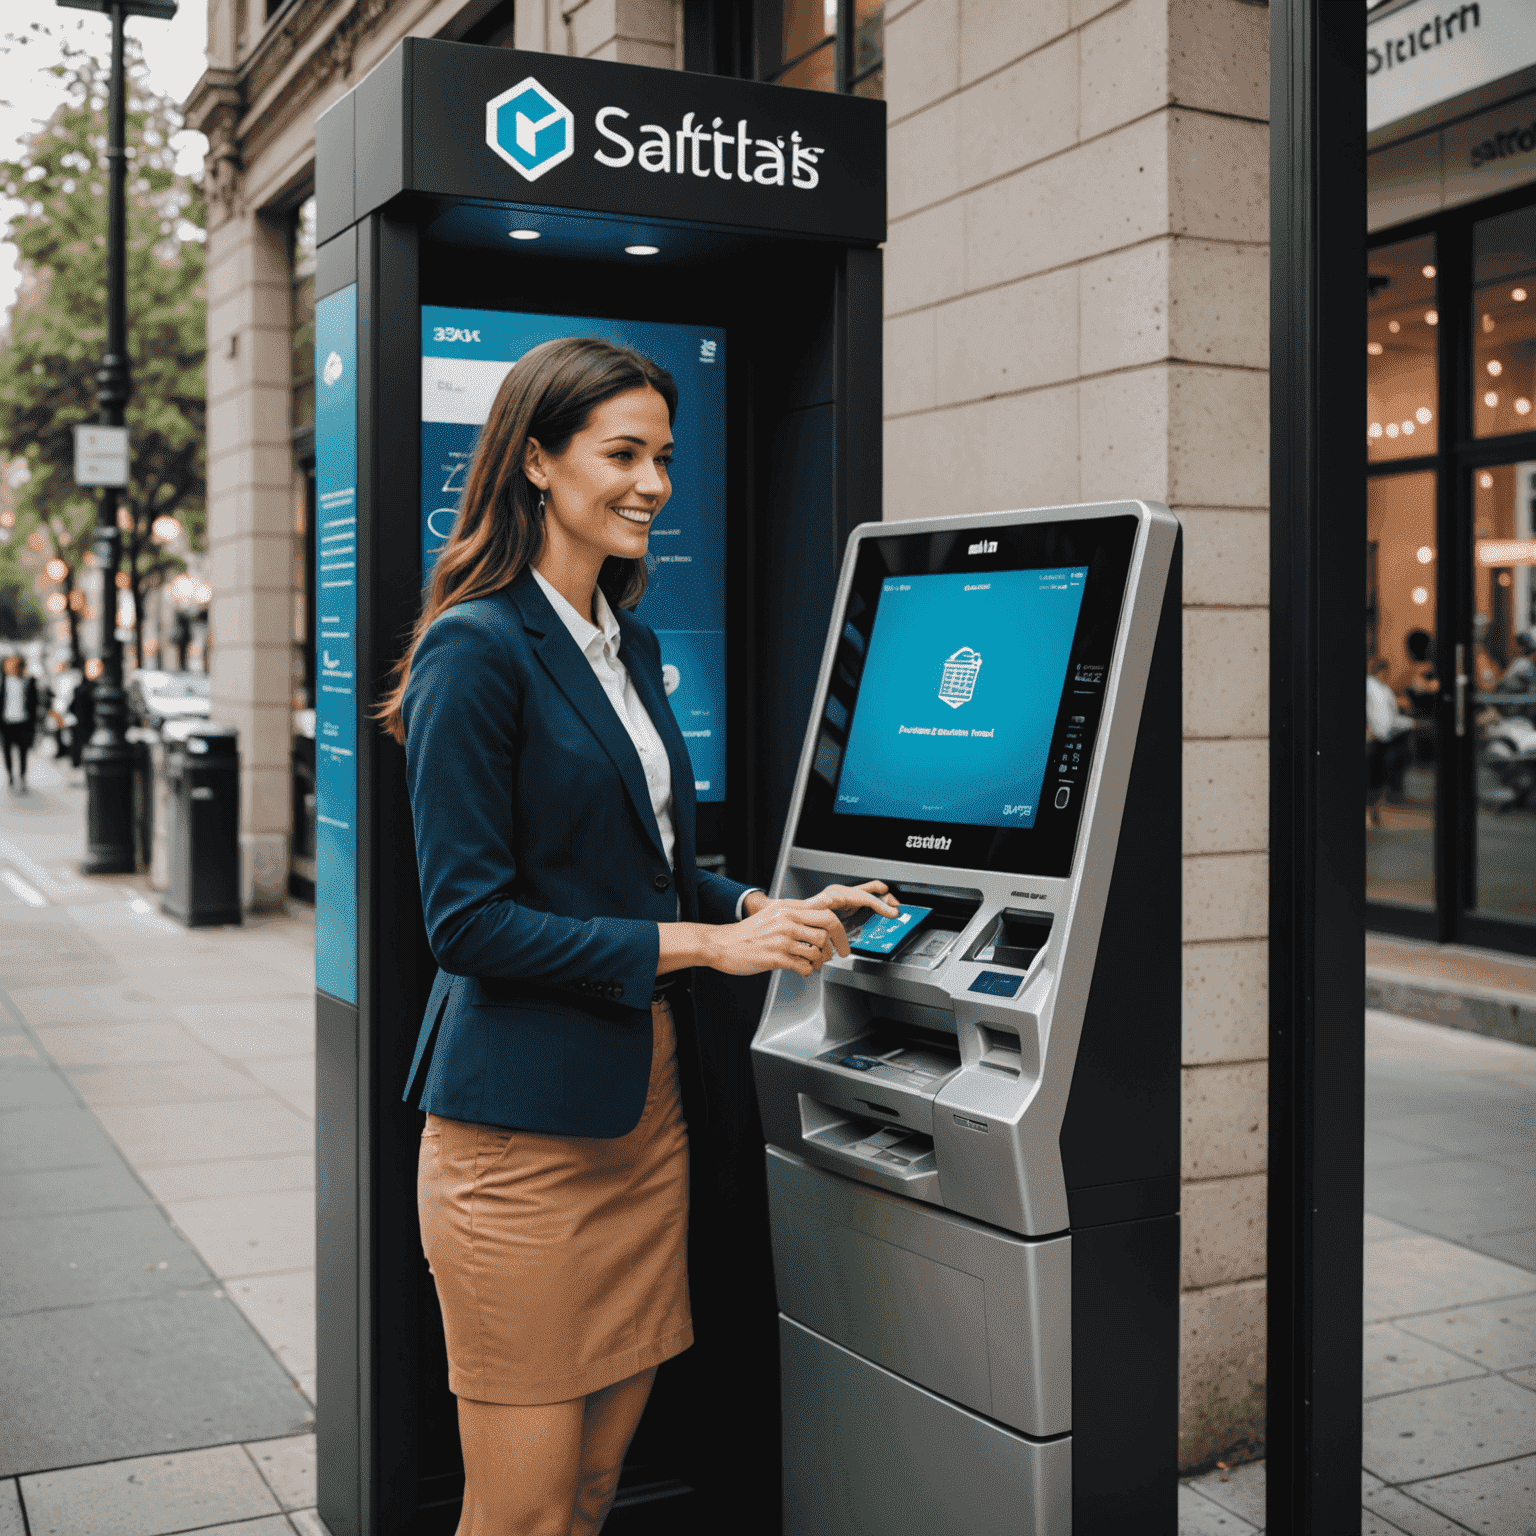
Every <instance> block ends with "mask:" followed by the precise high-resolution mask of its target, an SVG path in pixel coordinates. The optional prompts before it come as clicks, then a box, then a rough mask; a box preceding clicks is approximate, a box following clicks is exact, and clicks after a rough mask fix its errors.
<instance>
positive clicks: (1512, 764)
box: [1466, 461, 1536, 921]
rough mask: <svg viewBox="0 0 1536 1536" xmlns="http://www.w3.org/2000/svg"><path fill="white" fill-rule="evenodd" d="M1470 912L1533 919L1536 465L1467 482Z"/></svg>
mask: <svg viewBox="0 0 1536 1536" xmlns="http://www.w3.org/2000/svg"><path fill="white" fill-rule="evenodd" d="M1472 484H1473V490H1472V508H1473V512H1472V610H1473V612H1472V656H1471V665H1470V667H1469V668H1468V671H1469V674H1470V676H1469V678H1468V686H1469V687H1470V688H1471V690H1472V701H1471V705H1472V707H1471V708H1470V709H1469V710H1468V711H1467V713H1468V716H1469V718H1468V720H1467V721H1466V728H1467V729H1468V730H1470V731H1471V732H1472V734H1473V736H1474V739H1475V742H1476V750H1477V783H1476V796H1477V849H1476V869H1477V879H1476V887H1475V889H1476V892H1477V901H1476V905H1477V909H1478V910H1479V911H1480V912H1483V913H1486V914H1488V915H1490V916H1495V917H1512V918H1518V919H1524V920H1525V921H1530V920H1531V919H1533V918H1536V517H1533V512H1536V461H1526V462H1522V463H1518V464H1503V465H1498V466H1495V467H1492V468H1489V469H1481V470H1477V471H1475V472H1474V474H1473V478H1472Z"/></svg>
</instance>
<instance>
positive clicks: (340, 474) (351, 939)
mask: <svg viewBox="0 0 1536 1536" xmlns="http://www.w3.org/2000/svg"><path fill="white" fill-rule="evenodd" d="M315 493H316V507H317V510H316V512H315V616H316V620H317V623H316V626H315V651H316V653H317V654H316V660H317V662H318V666H317V668H316V671H317V672H318V674H319V677H318V681H317V685H316V691H315V985H316V986H317V987H318V988H319V989H320V990H321V991H322V992H329V993H330V994H331V996H332V997H339V998H341V999H342V1001H344V1002H348V1003H356V1002H357V288H356V286H355V285H354V286H352V287H348V288H343V289H342V290H341V291H340V292H339V293H333V294H330V295H329V296H328V297H326V298H323V299H321V300H320V302H319V303H318V304H317V305H316V306H315Z"/></svg>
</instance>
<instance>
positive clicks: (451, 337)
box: [421, 304, 726, 801]
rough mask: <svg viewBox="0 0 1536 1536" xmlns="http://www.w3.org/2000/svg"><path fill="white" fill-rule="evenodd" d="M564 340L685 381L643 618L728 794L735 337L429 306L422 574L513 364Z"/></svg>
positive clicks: (715, 784)
mask: <svg viewBox="0 0 1536 1536" xmlns="http://www.w3.org/2000/svg"><path fill="white" fill-rule="evenodd" d="M559 336H599V337H601V338H602V339H603V340H605V341H612V342H617V343H619V344H620V345H622V346H628V347H634V348H635V349H636V350H637V351H639V352H643V353H645V355H646V356H647V357H650V358H652V359H654V360H655V361H656V362H658V363H660V364H661V366H662V367H663V368H665V369H666V370H667V372H668V373H670V374H671V375H672V377H673V378H674V379H675V380H676V381H677V397H678V398H677V420H676V422H675V423H674V426H673V433H674V436H675V439H676V442H677V452H676V455H675V456H674V458H673V461H672V496H671V499H670V500H669V501H668V502H667V505H666V506H665V508H663V510H662V512H661V514H660V516H658V517H657V518H656V520H655V522H654V523H653V524H652V525H651V536H650V552H649V553H648V554H647V555H646V566H647V568H648V575H649V579H648V582H647V585H646V592H645V596H644V598H643V599H641V602H640V606H639V607H638V608H637V609H636V610H635V612H636V615H637V616H638V617H639V618H641V619H644V620H645V622H646V623H647V624H649V625H650V626H651V628H652V629H654V630H655V631H656V638H657V640H658V641H659V642H660V645H661V663H662V677H663V680H664V682H665V684H666V688H667V694H668V697H669V698H670V700H671V703H672V712H673V713H674V714H675V715H676V716H677V723H678V726H679V727H680V728H681V730H682V733H683V736H684V739H685V740H686V741H687V743H688V755H689V757H690V759H691V760H692V762H693V775H694V791H695V793H696V795H697V796H698V798H699V800H701V801H719V800H724V799H725V745H726V743H725V332H724V331H721V330H717V329H714V328H711V327H709V326H699V325H673V324H668V323H664V322H660V321H641V320H602V319H591V318H582V317H576V316H566V315H535V314H514V313H511V312H509V311H505V310H496V309H455V308H448V307H445V306H442V305H431V304H424V305H423V306H422V310H421V575H422V581H423V582H424V583H425V582H426V581H428V580H429V579H430V577H431V574H432V566H433V563H434V561H435V560H436V559H437V553H438V551H439V550H440V549H441V548H442V546H443V541H444V540H445V539H446V537H447V535H448V531H449V529H450V528H451V527H452V526H453V520H454V518H455V517H456V516H457V515H458V510H459V494H460V492H461V491H462V490H463V488H464V476H465V472H466V470H467V469H468V468H469V459H470V455H471V453H472V452H473V451H474V446H475V439H476V438H477V437H478V436H479V433H480V428H481V427H482V426H484V425H485V420H486V417H487V415H488V414H489V412H490V408H491V402H492V401H493V400H494V399H495V397H496V391H497V390H498V389H499V388H500V387H501V381H502V380H503V379H504V378H505V377H506V376H507V373H508V371H509V370H510V369H511V367H512V365H513V363H515V362H516V361H517V359H518V358H520V357H521V356H522V355H523V354H524V353H525V352H527V351H530V350H531V349H532V348H534V347H536V346H538V345H539V344H540V343H541V342H545V341H551V340H553V339H554V338H556V337H559Z"/></svg>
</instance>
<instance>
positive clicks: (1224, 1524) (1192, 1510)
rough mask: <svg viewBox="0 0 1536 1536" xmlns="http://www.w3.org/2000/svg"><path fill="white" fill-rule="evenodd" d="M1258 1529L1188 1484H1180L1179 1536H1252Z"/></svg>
mask: <svg viewBox="0 0 1536 1536" xmlns="http://www.w3.org/2000/svg"><path fill="white" fill-rule="evenodd" d="M1257 1529H1258V1528H1257V1527H1256V1526H1253V1525H1250V1524H1249V1522H1248V1521H1246V1520H1244V1519H1243V1518H1242V1516H1241V1515H1234V1514H1233V1513H1232V1511H1231V1510H1230V1509H1223V1508H1222V1507H1221V1505H1220V1504H1215V1503H1212V1501H1211V1500H1210V1499H1208V1498H1206V1497H1205V1496H1204V1495H1203V1494H1199V1493H1196V1492H1195V1490H1194V1489H1193V1488H1191V1487H1190V1486H1189V1484H1188V1483H1180V1484H1179V1536H1251V1533H1252V1532H1254V1531H1255V1530H1257Z"/></svg>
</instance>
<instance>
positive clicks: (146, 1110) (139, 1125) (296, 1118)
mask: <svg viewBox="0 0 1536 1536" xmlns="http://www.w3.org/2000/svg"><path fill="white" fill-rule="evenodd" d="M97 1115H98V1117H99V1118H100V1120H101V1123H102V1125H103V1126H104V1127H105V1129H106V1131H107V1134H108V1135H109V1136H111V1137H112V1139H113V1140H114V1141H116V1143H117V1144H118V1146H119V1147H121V1148H122V1149H123V1155H124V1156H125V1157H126V1158H127V1159H128V1161H129V1162H130V1163H132V1164H134V1166H135V1167H153V1166H154V1165H155V1164H156V1163H204V1162H216V1161H218V1160H220V1159H222V1158H226V1157H259V1156H261V1155H262V1154H263V1153H267V1152H310V1151H313V1149H314V1144H315V1128H314V1126H313V1125H312V1124H311V1123H310V1122H309V1121H308V1120H306V1119H305V1118H304V1117H303V1116H302V1115H301V1114H299V1113H298V1112H297V1111H296V1110H292V1109H290V1108H289V1107H288V1106H287V1105H286V1104H279V1103H278V1102H277V1101H276V1100H275V1099H270V1098H265V1099H231V1100H226V1101H225V1102H223V1103H215V1104H145V1105H138V1104H103V1105H102V1106H101V1107H100V1108H99V1109H98V1110H97ZM1419 1310H1422V1309H1419Z"/></svg>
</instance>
